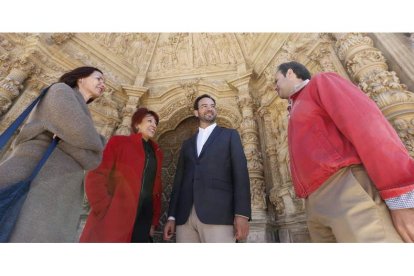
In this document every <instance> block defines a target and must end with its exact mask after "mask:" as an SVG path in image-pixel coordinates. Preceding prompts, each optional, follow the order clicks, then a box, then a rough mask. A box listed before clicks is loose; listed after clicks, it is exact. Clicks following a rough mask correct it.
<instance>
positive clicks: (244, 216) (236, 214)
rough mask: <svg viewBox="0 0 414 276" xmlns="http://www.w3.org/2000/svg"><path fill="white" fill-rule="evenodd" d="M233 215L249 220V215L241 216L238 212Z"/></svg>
mask: <svg viewBox="0 0 414 276" xmlns="http://www.w3.org/2000/svg"><path fill="white" fill-rule="evenodd" d="M234 216H235V217H242V218H247V220H249V217H246V216H243V215H239V214H235V215H234Z"/></svg>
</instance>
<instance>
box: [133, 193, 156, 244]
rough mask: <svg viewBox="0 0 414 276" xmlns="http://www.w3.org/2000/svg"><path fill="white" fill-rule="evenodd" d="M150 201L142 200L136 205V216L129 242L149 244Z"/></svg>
mask: <svg viewBox="0 0 414 276" xmlns="http://www.w3.org/2000/svg"><path fill="white" fill-rule="evenodd" d="M152 213H153V212H152V200H151V198H149V199H144V200H142V202H139V204H138V210H137V216H136V219H135V223H134V228H133V230H132V236H131V242H133V243H146V242H151V238H150V235H149V233H150V229H151V223H152Z"/></svg>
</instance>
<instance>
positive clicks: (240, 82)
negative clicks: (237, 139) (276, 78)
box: [229, 74, 267, 211]
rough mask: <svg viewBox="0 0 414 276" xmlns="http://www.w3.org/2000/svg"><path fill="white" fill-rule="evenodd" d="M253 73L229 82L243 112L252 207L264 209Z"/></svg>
mask: <svg viewBox="0 0 414 276" xmlns="http://www.w3.org/2000/svg"><path fill="white" fill-rule="evenodd" d="M250 77H251V74H246V75H244V76H242V77H240V78H238V79H235V80H233V81H230V82H229V85H230V86H231V87H233V88H234V89H237V91H238V97H237V99H238V105H239V107H240V110H241V113H242V118H243V119H242V122H241V124H240V133H241V139H242V143H243V147H244V152H245V154H246V159H247V167H248V169H249V176H250V190H251V192H252V208H253V210H256V211H264V210H266V208H267V203H266V186H265V183H264V172H263V158H262V154H261V153H260V150H259V139H258V137H259V133H258V126H257V123H256V121H255V118H254V108H255V105H254V102H253V99H252V97H251V95H250V92H249V80H250Z"/></svg>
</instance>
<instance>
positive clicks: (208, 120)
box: [199, 114, 217, 123]
mask: <svg viewBox="0 0 414 276" xmlns="http://www.w3.org/2000/svg"><path fill="white" fill-rule="evenodd" d="M216 118H217V115H215V114H213V116H211V118H207V116H200V117H199V119H200V121H202V122H206V123H214V122H215V121H216Z"/></svg>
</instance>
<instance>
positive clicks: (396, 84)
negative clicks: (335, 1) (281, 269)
mask: <svg viewBox="0 0 414 276" xmlns="http://www.w3.org/2000/svg"><path fill="white" fill-rule="evenodd" d="M335 37H336V38H337V42H336V51H337V54H338V56H339V58H340V59H341V61H342V62H343V63H344V66H345V68H346V70H347V71H348V73H349V75H350V76H351V78H353V79H354V80H355V81H356V82H357V83H358V84H359V87H360V88H361V89H362V90H363V91H364V92H365V93H366V94H367V95H368V96H369V97H370V98H371V99H372V100H374V101H375V102H376V104H377V105H378V106H379V108H380V109H381V111H382V112H383V114H384V115H385V117H386V118H387V119H388V120H389V121H390V122H391V124H392V125H393V127H394V128H395V129H396V130H397V133H398V135H399V136H400V138H401V140H402V141H403V142H404V144H405V146H406V147H407V149H408V151H409V152H410V155H411V156H413V157H414V94H413V93H412V92H410V91H407V89H406V86H405V85H404V84H401V83H400V80H399V78H398V77H397V76H396V73H395V72H393V71H388V66H387V64H386V61H385V58H384V56H383V55H382V53H381V51H380V50H378V49H377V48H375V47H374V46H373V42H372V39H371V38H369V37H367V36H364V35H362V34H359V33H347V34H335Z"/></svg>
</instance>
